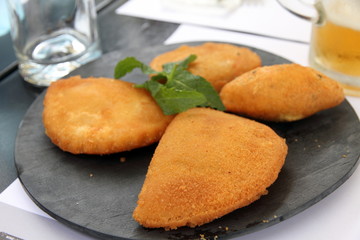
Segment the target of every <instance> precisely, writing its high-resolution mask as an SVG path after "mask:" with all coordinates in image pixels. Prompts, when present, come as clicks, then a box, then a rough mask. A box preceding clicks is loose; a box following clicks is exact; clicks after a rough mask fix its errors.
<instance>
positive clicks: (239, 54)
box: [150, 42, 261, 92]
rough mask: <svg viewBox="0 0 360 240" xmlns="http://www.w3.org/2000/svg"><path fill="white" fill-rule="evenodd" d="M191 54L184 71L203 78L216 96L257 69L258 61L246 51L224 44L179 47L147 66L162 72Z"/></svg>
mask: <svg viewBox="0 0 360 240" xmlns="http://www.w3.org/2000/svg"><path fill="white" fill-rule="evenodd" d="M191 54H195V55H196V56H197V59H196V60H195V61H194V62H192V63H191V64H190V65H189V68H188V70H189V71H190V72H191V73H192V74H194V75H199V76H201V77H203V78H205V79H206V80H207V81H208V82H210V83H211V84H212V86H213V87H214V88H215V90H217V91H218V92H219V91H220V90H221V88H222V87H223V86H224V85H225V84H226V83H228V82H230V81H231V80H233V79H234V78H236V77H237V76H239V75H241V74H243V73H245V72H247V71H250V70H252V69H254V68H256V67H259V66H261V59H260V57H259V56H258V55H257V54H256V53H255V52H253V51H251V50H250V49H248V48H244V47H238V46H235V45H231V44H226V43H212V42H209V43H204V44H202V45H198V46H188V45H183V46H181V47H179V48H177V49H175V50H172V51H169V52H166V53H163V54H160V55H158V56H157V57H155V58H154V59H153V60H152V61H151V63H150V66H151V67H152V68H153V69H155V70H157V71H161V70H162V65H163V64H165V63H168V62H177V61H180V60H183V59H185V58H186V57H188V56H189V55H191Z"/></svg>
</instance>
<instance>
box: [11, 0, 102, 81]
mask: <svg viewBox="0 0 360 240" xmlns="http://www.w3.org/2000/svg"><path fill="white" fill-rule="evenodd" d="M7 5H8V9H9V15H10V24H11V37H12V40H13V47H14V50H15V54H16V56H17V59H18V63H19V71H20V74H21V75H22V76H23V78H24V80H25V81H27V82H29V83H31V84H33V85H35V86H48V85H50V83H51V82H53V81H56V80H57V79H59V78H61V77H63V76H65V75H67V74H68V73H70V72H71V71H72V70H74V69H76V68H78V67H79V66H81V65H83V64H85V63H87V62H90V61H92V60H94V59H96V58H98V57H99V56H101V47H100V41H99V35H98V30H97V21H96V10H95V3H94V0H8V1H7Z"/></svg>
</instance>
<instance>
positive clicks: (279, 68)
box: [220, 64, 344, 122]
mask: <svg viewBox="0 0 360 240" xmlns="http://www.w3.org/2000/svg"><path fill="white" fill-rule="evenodd" d="M220 97H221V100H222V101H223V103H224V105H225V107H226V109H227V110H228V111H230V112H234V113H238V114H244V115H246V116H249V117H252V118H256V119H263V120H268V121H277V122H287V121H296V120H300V119H303V118H306V117H309V116H311V115H313V114H315V113H317V112H319V111H322V110H325V109H328V108H331V107H335V106H337V105H339V104H340V103H341V102H342V101H343V100H344V92H343V88H342V87H341V85H340V84H339V83H338V82H337V81H335V80H333V79H331V78H329V77H327V76H325V75H324V74H322V73H320V72H318V71H316V70H314V69H312V68H310V67H304V66H301V65H298V64H282V65H273V66H264V67H259V68H257V69H255V70H252V71H249V72H247V73H245V74H243V75H241V76H239V77H238V78H236V79H235V80H233V81H232V82H230V83H228V84H226V85H225V86H224V88H223V89H222V91H221V92H220Z"/></svg>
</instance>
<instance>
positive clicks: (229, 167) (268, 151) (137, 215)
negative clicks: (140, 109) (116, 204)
mask: <svg viewBox="0 0 360 240" xmlns="http://www.w3.org/2000/svg"><path fill="white" fill-rule="evenodd" d="M286 154H287V145H286V143H285V140H284V139H283V138H281V137H279V136H278V135H277V134H276V133H275V132H274V131H273V130H272V129H270V128H269V127H267V126H266V125H263V124H261V123H258V122H255V121H253V120H249V119H245V118H242V117H239V116H236V115H232V114H228V113H224V112H220V111H217V110H212V109H207V108H193V109H190V110H188V111H186V112H183V113H180V114H178V115H177V116H176V117H175V118H174V120H173V121H172V122H171V123H170V125H169V126H168V128H167V130H166V131H165V133H164V135H163V137H162V138H161V140H160V142H159V145H158V146H157V148H156V150H155V153H154V156H153V158H152V160H151V162H150V166H149V169H148V172H147V175H146V179H145V182H144V184H143V187H142V189H141V192H140V194H139V199H138V205H137V207H136V209H135V210H134V213H133V217H134V219H135V220H136V221H137V222H139V223H140V224H141V225H143V226H145V227H148V228H159V227H162V228H165V229H176V228H178V227H181V226H190V227H195V226H198V225H202V224H204V223H208V222H210V221H212V220H214V219H216V218H219V217H221V216H223V215H225V214H227V213H229V212H231V211H233V210H235V209H238V208H241V207H244V206H246V205H249V204H250V203H252V202H253V201H255V200H257V199H259V198H260V197H261V196H262V195H264V194H267V188H268V187H269V186H270V185H271V184H272V183H273V182H274V181H275V180H276V179H277V177H278V173H279V172H280V169H281V168H282V166H283V164H284V161H285V157H286Z"/></svg>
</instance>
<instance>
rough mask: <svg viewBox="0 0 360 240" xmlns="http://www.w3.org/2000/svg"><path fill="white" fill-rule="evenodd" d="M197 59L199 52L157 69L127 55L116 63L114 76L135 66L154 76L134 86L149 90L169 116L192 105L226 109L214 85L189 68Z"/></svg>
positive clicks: (129, 70)
mask: <svg viewBox="0 0 360 240" xmlns="http://www.w3.org/2000/svg"><path fill="white" fill-rule="evenodd" d="M195 59H196V55H190V56H189V57H187V58H185V59H184V60H182V61H179V62H172V63H167V64H164V65H163V71H161V72H158V71H155V70H153V69H152V68H151V67H149V66H148V65H146V64H144V63H142V62H140V61H139V60H137V59H136V58H134V57H127V58H125V59H123V60H121V61H119V62H118V63H117V65H116V67H115V69H114V77H115V78H117V79H118V78H121V77H123V76H125V75H126V74H128V73H130V72H132V71H133V70H134V69H136V68H139V69H140V70H141V71H142V72H143V73H144V74H147V75H152V76H151V78H150V79H149V80H148V81H146V82H144V83H143V84H137V85H135V86H136V87H138V88H145V89H147V90H148V91H149V92H150V93H151V95H152V97H153V98H154V99H155V101H156V102H157V104H158V105H159V106H160V108H161V109H162V111H163V112H164V114H166V115H172V114H176V113H180V112H183V111H186V110H187V109H190V108H193V107H211V108H215V109H218V110H220V111H224V110H225V107H224V105H223V103H222V102H221V99H220V97H219V95H218V93H217V92H216V90H215V89H214V88H213V87H212V85H211V84H210V83H209V82H208V81H206V80H205V79H204V78H202V77H200V76H196V75H193V74H192V73H190V72H189V71H187V67H188V66H189V64H190V63H191V62H193V61H194V60H195Z"/></svg>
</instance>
